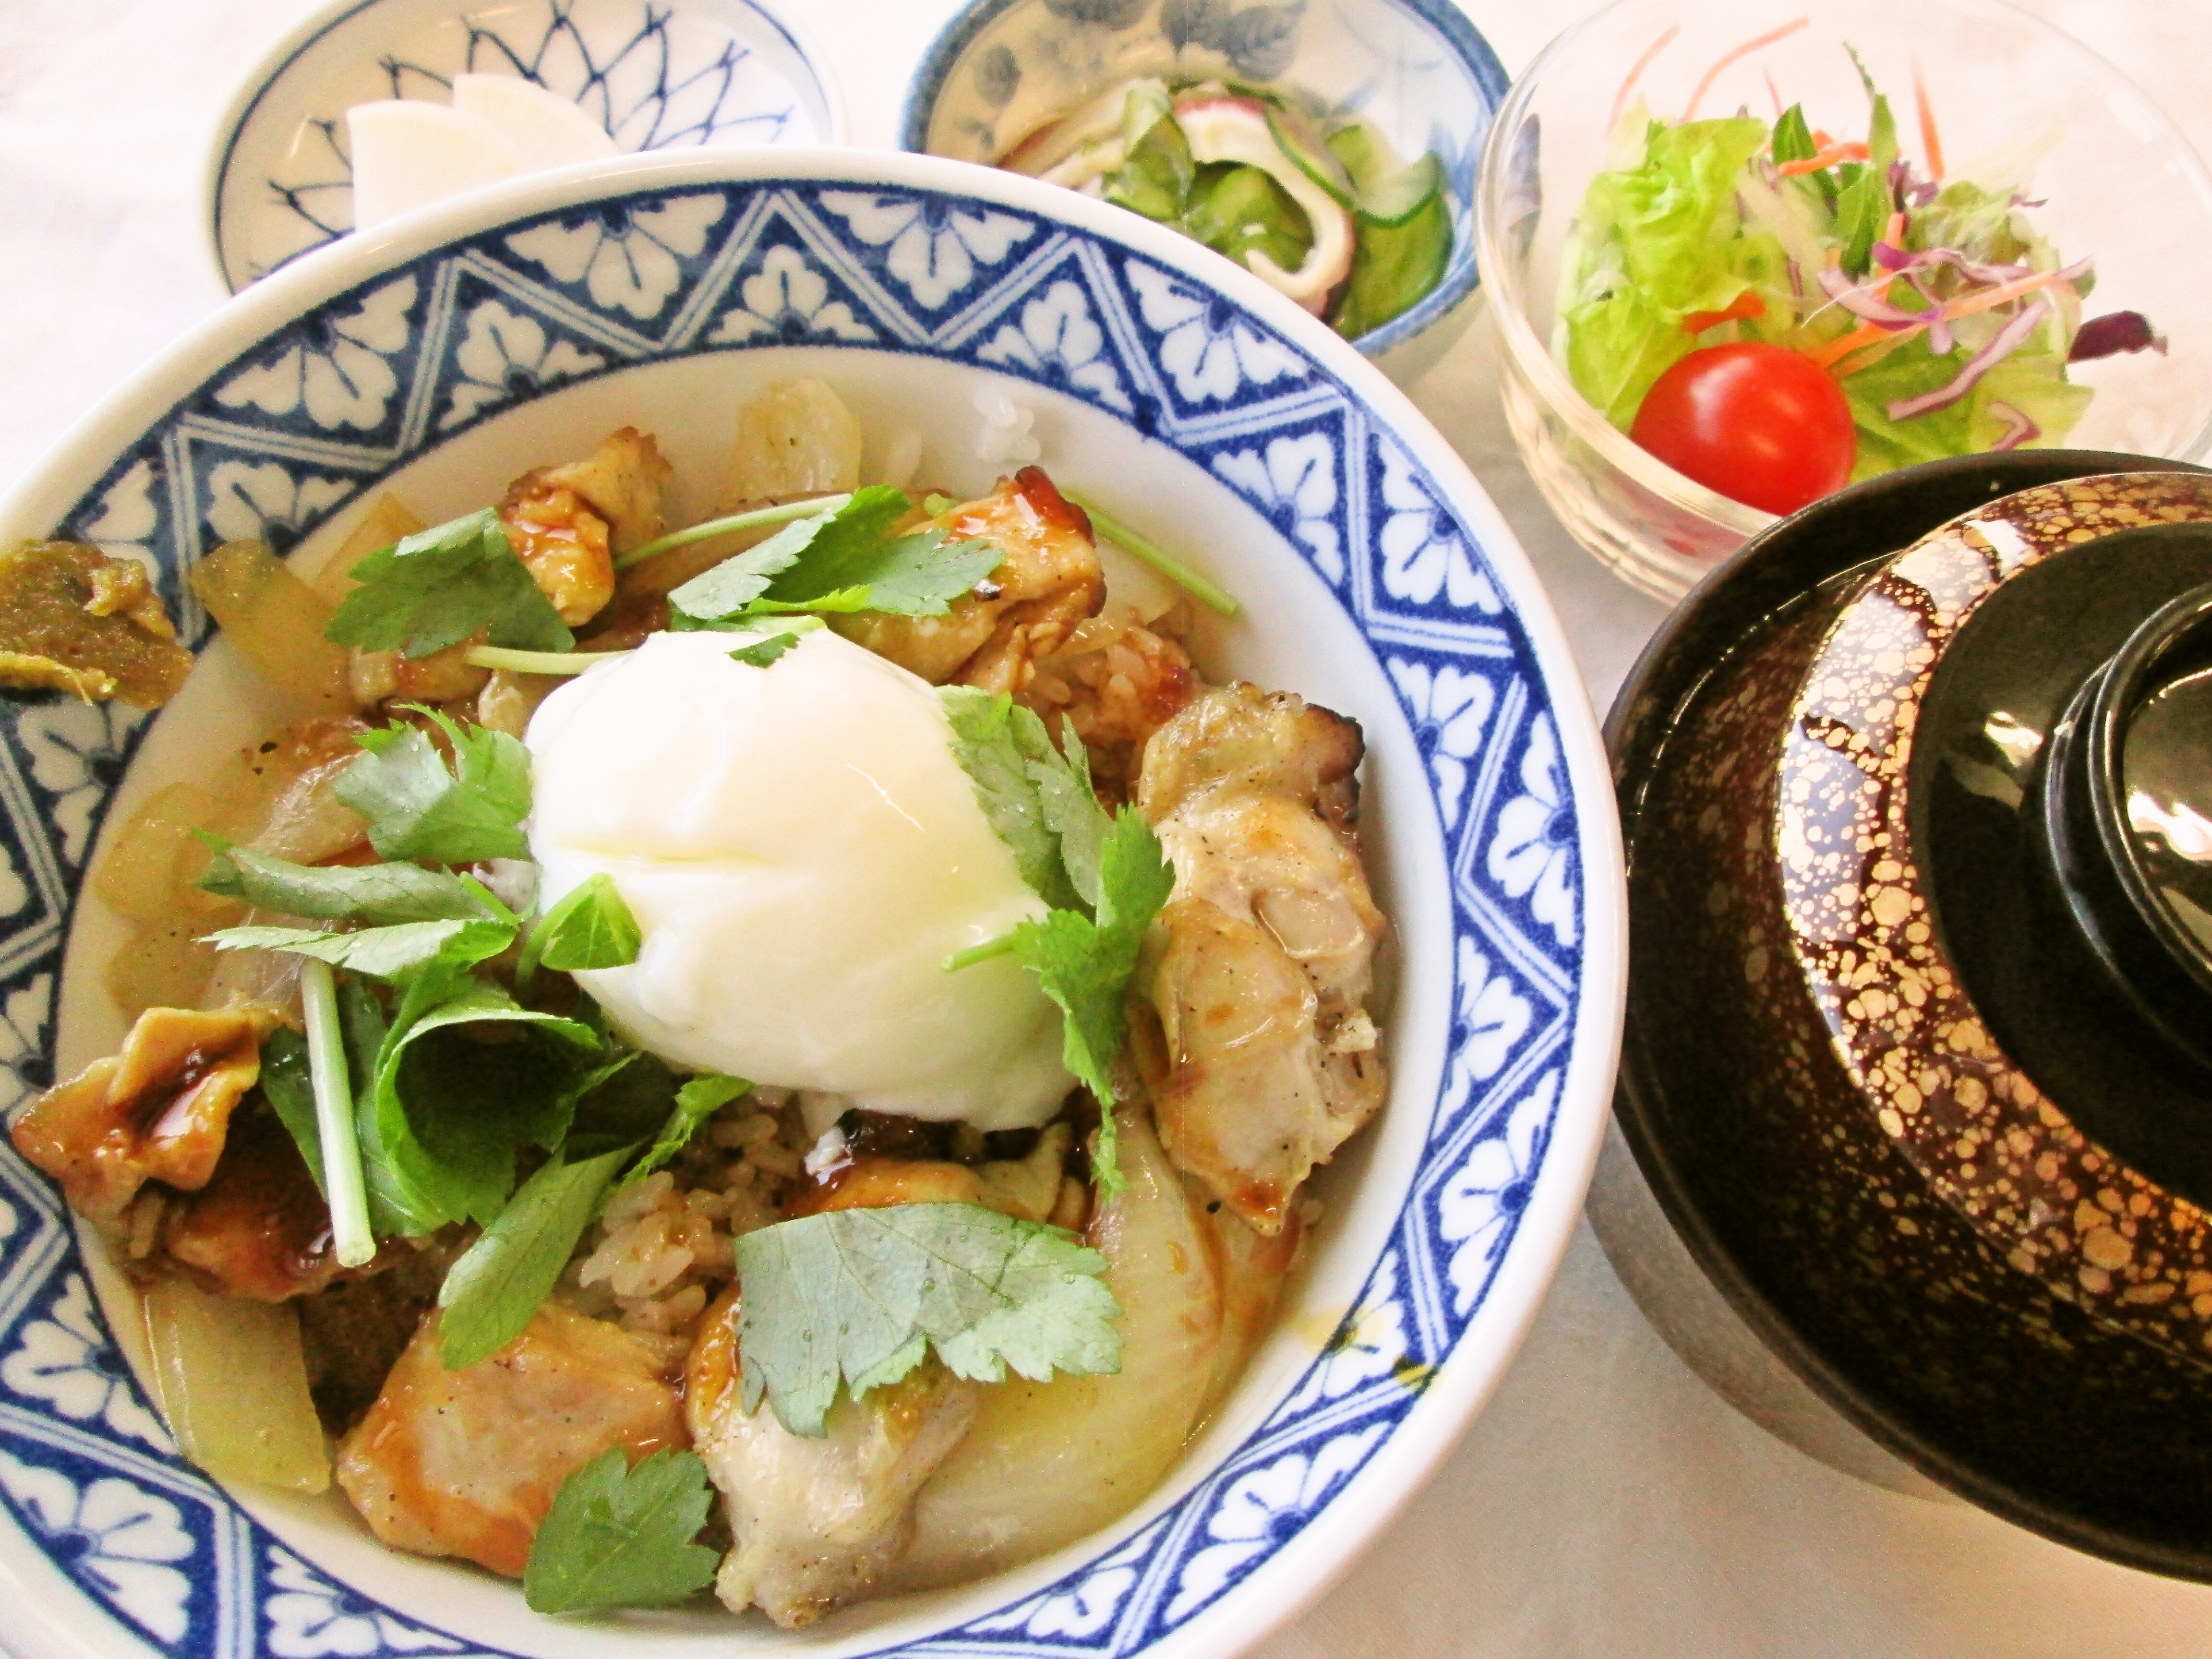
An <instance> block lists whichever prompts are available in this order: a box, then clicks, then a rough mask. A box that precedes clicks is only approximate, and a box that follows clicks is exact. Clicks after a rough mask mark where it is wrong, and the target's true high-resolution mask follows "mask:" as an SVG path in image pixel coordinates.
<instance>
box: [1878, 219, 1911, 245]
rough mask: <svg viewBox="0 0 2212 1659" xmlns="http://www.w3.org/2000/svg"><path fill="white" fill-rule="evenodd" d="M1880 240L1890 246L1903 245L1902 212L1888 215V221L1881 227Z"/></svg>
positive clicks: (1903, 220)
mask: <svg viewBox="0 0 2212 1659" xmlns="http://www.w3.org/2000/svg"><path fill="white" fill-rule="evenodd" d="M1881 240H1883V241H1885V242H1887V243H1888V244H1889V245H1890V246H1892V247H1903V246H1905V215H1904V214H1903V213H1901V212H1899V213H1893V214H1891V215H1890V216H1889V222H1888V223H1887V225H1885V226H1883V227H1882V232H1881Z"/></svg>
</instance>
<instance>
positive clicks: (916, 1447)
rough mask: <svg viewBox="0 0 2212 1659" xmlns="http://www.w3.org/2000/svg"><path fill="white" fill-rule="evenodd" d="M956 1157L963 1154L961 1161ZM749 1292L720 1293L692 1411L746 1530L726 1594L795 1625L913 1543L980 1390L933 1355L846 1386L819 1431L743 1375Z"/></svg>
mask: <svg viewBox="0 0 2212 1659" xmlns="http://www.w3.org/2000/svg"><path fill="white" fill-rule="evenodd" d="M954 1167H957V1166H954ZM737 1329H738V1291H736V1290H735V1289H732V1290H730V1291H725V1292H724V1293H723V1297H722V1299H721V1301H720V1303H719V1304H716V1306H715V1307H714V1309H713V1310H711V1311H710V1312H709V1313H708V1318H707V1328H706V1330H705V1333H704V1334H702V1336H701V1337H700V1339H699V1341H698V1343H697V1344H696V1346H694V1347H693V1349H692V1351H691V1361H690V1366H689V1368H688V1369H687V1371H686V1374H685V1383H684V1411H685V1414H686V1416H687V1418H688V1419H689V1421H690V1428H691V1434H692V1437H693V1439H694V1441H695V1442H696V1444H697V1446H698V1449H699V1454H700V1455H701V1456H702V1457H703V1458H705V1459H706V1461H707V1469H708V1473H709V1474H712V1475H713V1476H714V1484H715V1485H716V1486H719V1487H720V1488H721V1490H722V1492H723V1493H724V1494H725V1499H726V1504H727V1505H728V1509H729V1516H730V1530H731V1532H732V1534H734V1535H735V1537H736V1540H737V1542H736V1545H735V1547H732V1549H731V1551H730V1553H729V1554H728V1555H727V1556H726V1557H725V1558H724V1559H723V1561H722V1567H721V1571H720V1573H719V1574H717V1575H716V1577H715V1580H714V1591H715V1594H716V1595H720V1597H721V1598H722V1603H723V1605H724V1606H726V1607H728V1608H729V1609H730V1610H731V1611H732V1613H742V1612H744V1610H745V1609H746V1608H747V1607H759V1608H760V1609H761V1611H763V1613H767V1614H768V1616H769V1618H771V1619H773V1620H775V1622H776V1623H777V1624H779V1625H781V1626H783V1627H784V1628H785V1629H786V1630H796V1629H798V1628H799V1626H803V1625H811V1624H812V1623H813V1622H814V1621H815V1620H817V1619H819V1618H821V1617H822V1616H823V1614H824V1613H828V1612H829V1611H830V1610H831V1609H833V1608H835V1607H839V1606H842V1604H844V1603H845V1602H847V1601H853V1600H855V1599H856V1598H858V1597H860V1596H862V1595H866V1594H867V1593H868V1591H869V1590H870V1589H872V1588H873V1587H874V1585H875V1583H876V1582H877V1580H878V1577H881V1576H882V1574H883V1572H884V1570H885V1569H886V1568H887V1567H889V1566H890V1564H891V1563H892V1562H893V1561H894V1560H896V1559H897V1557H898V1554H899V1553H900V1552H901V1551H902V1549H903V1548H904V1547H905V1546H906V1541H907V1535H908V1531H909V1529H910V1522H909V1520H908V1511H909V1510H910V1508H911V1506H912V1504H913V1501H914V1495H915V1492H916V1490H917V1489H919V1488H920V1486H921V1483H922V1482H923V1481H925V1480H927V1479H928V1478H929V1476H930V1474H931V1473H932V1472H933V1470H935V1468H937V1466H938V1464H939V1462H942V1461H943V1460H944V1458H945V1454H946V1453H948V1452H950V1451H951V1449H953V1447H954V1446H956V1445H957V1444H958V1443H959V1442H960V1438H961V1437H962V1436H963V1435H964V1434H966V1433H967V1432H968V1425H969V1423H970V1422H971V1421H973V1420H974V1419H975V1407H976V1401H977V1400H978V1398H979V1397H980V1395H981V1392H982V1391H981V1389H979V1388H978V1387H977V1386H976V1385H975V1383H967V1382H963V1381H962V1380H961V1379H960V1378H958V1377H957V1376H953V1374H952V1373H951V1371H949V1370H945V1367H944V1366H943V1365H942V1364H939V1362H938V1361H937V1360H936V1359H934V1358H932V1359H929V1360H927V1361H925V1362H924V1363H923V1364H921V1365H919V1366H917V1367H916V1368H915V1370H912V1371H911V1372H909V1373H908V1375H907V1376H905V1377H904V1378H903V1379H902V1380H901V1381H900V1382H897V1383H892V1384H891V1385H890V1386H889V1387H888V1388H882V1389H871V1390H870V1391H869V1392H868V1393H867V1395H866V1396H864V1397H863V1398H861V1399H860V1400H854V1399H853V1398H852V1396H851V1395H848V1394H841V1395H839V1396H838V1399H837V1402H836V1404H835V1405H834V1406H832V1407H830V1408H829V1419H828V1422H827V1425H826V1426H827V1428H828V1433H827V1434H826V1435H824V1436H823V1438H821V1439H819V1440H810V1439H806V1438H804V1437H800V1436H799V1435H795V1434H793V1433H791V1432H790V1431H788V1430H787V1429H786V1428H785V1427H784V1426H783V1425H782V1424H781V1423H779V1422H778V1421H776V1418H775V1413H774V1412H773V1411H771V1410H770V1409H769V1407H768V1406H767V1405H766V1404H765V1403H763V1404H762V1405H761V1406H760V1407H758V1408H757V1410H755V1411H752V1412H750V1413H748V1412H747V1411H746V1410H745V1409H744V1390H743V1389H741V1388H739V1386H738V1334H737Z"/></svg>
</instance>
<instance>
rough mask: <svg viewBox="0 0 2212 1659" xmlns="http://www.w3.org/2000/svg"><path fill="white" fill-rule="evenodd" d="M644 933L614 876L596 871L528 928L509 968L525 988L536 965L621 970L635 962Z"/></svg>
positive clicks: (568, 969) (565, 970)
mask: <svg viewBox="0 0 2212 1659" xmlns="http://www.w3.org/2000/svg"><path fill="white" fill-rule="evenodd" d="M644 942H645V935H644V933H643V932H642V931H641V930H640V928H639V927H638V925H637V918H636V917H635V915H631V914H630V908H629V905H627V904H625V903H623V896H622V894H621V893H620V892H618V891H617V890H616V887H615V884H614V878H613V877H611V876H610V875H608V874H607V873H606V872H604V871H601V872H599V873H598V874H595V875H592V876H587V877H586V878H584V879H583V880H582V881H580V882H579V883H577V884H576V885H574V887H571V888H570V889H569V890H568V891H567V892H566V893H563V894H562V896H561V897H560V898H559V899H558V900H557V901H556V902H555V903H554V905H553V908H551V909H550V910H548V911H546V912H545V914H544V915H542V916H540V917H538V920H537V921H534V922H532V923H531V925H530V935H529V937H528V938H527V939H524V940H523V943H522V957H521V959H520V961H519V962H518V963H516V964H515V979H516V981H517V982H518V983H520V984H521V985H523V986H527V985H528V984H529V982H530V979H531V976H532V975H534V974H535V973H536V972H537V971H538V968H539V966H540V965H541V964H542V965H544V966H545V967H547V968H553V969H559V970H560V971H561V972H562V973H568V974H573V973H577V972H580V971H588V970H589V969H594V968H626V967H628V966H629V964H630V963H633V962H635V961H636V960H637V953H638V951H639V949H640V948H641V946H642V945H643V944H644Z"/></svg>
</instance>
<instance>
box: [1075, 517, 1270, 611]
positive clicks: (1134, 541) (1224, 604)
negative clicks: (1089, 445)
mask: <svg viewBox="0 0 2212 1659" xmlns="http://www.w3.org/2000/svg"><path fill="white" fill-rule="evenodd" d="M1060 494H1061V495H1065V496H1066V497H1067V499H1068V500H1070V501H1073V502H1074V503H1075V504H1076V505H1077V506H1078V507H1081V508H1082V509H1083V510H1084V511H1085V513H1089V514H1090V515H1091V528H1092V529H1094V530H1096V531H1097V532H1098V533H1099V534H1100V535H1102V536H1103V537H1105V538H1106V539H1107V540H1108V541H1109V542H1112V543H1114V544H1115V545H1116V546H1118V547H1121V548H1123V549H1125V550H1127V552H1128V553H1129V554H1130V556H1132V557H1133V558H1138V559H1141V560H1143V561H1144V562H1146V564H1148V565H1150V566H1152V568H1153V569H1155V570H1157V571H1158V572H1159V573H1160V574H1162V575H1163V576H1165V577H1166V578H1167V579H1168V580H1170V581H1171V582H1173V583H1174V584H1175V585H1176V586H1177V587H1180V588H1181V589H1182V591H1183V592H1186V593H1188V594H1189V595H1190V596H1191V597H1192V598H1193V599H1196V600H1197V601H1198V602H1199V603H1200V605H1205V606H1206V609H1208V610H1209V611H1219V612H1220V613H1221V614H1222V615H1223V616H1225V617H1234V616H1236V615H1237V614H1238V613H1239V612H1240V611H1243V606H1242V605H1238V604H1237V599H1236V596H1235V595H1233V594H1231V593H1230V592H1228V591H1227V590H1225V589H1224V588H1220V587H1217V586H1214V584H1213V583H1212V582H1210V581H1208V580H1206V578H1205V577H1203V576H1201V575H1200V574H1198V572H1196V571H1195V570H1193V569H1192V568H1190V567H1189V566H1188V565H1187V564H1185V563H1184V562H1182V560H1181V559H1178V558H1177V557H1176V556H1175V555H1174V554H1172V553H1170V552H1169V551H1168V550H1166V549H1165V548H1163V547H1161V546H1160V545H1159V544H1157V543H1155V542H1150V541H1147V540H1146V539H1145V538H1143V537H1142V536H1139V534H1138V533H1137V532H1135V531H1133V530H1132V529H1130V528H1129V526H1127V525H1125V524H1123V523H1122V522H1121V520H1119V519H1117V518H1115V516H1114V515H1113V514H1112V513H1109V512H1108V511H1107V510H1106V509H1105V508H1104V507H1101V506H1099V505H1098V503H1097V500H1096V499H1094V498H1093V497H1092V496H1091V495H1088V494H1086V493H1085V492H1084V491H1081V490H1076V489H1068V488H1066V486H1065V485H1063V486H1061V489H1060Z"/></svg>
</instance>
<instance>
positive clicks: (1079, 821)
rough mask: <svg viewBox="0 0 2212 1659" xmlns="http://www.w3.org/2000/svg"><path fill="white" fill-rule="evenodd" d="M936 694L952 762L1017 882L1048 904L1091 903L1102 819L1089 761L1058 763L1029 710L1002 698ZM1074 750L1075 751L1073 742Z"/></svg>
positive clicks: (964, 692)
mask: <svg viewBox="0 0 2212 1659" xmlns="http://www.w3.org/2000/svg"><path fill="white" fill-rule="evenodd" d="M937 695H938V699H939V702H941V703H942V704H943V705H944V708H945V720H946V721H947V722H948V723H949V724H950V725H951V727H952V756H953V758H954V759H955V760H957V761H958V762H959V763H960V766H961V769H962V770H963V771H965V772H966V773H967V774H968V778H969V782H970V783H972V784H973V785H974V786H975V799H976V801H977V802H978V803H979V804H980V805H981V807H982V809H983V816H984V817H987V818H988V819H989V820H990V821H991V828H992V829H994V830H996V831H997V832H998V836H999V839H1000V840H1001V841H1003V842H1006V846H1007V847H1008V848H1010V849H1011V850H1012V853H1013V855H1014V866H1015V867H1016V868H1017V869H1018V870H1019V871H1020V872H1021V873H1022V879H1023V881H1024V882H1025V883H1026V884H1028V885H1029V886H1030V889H1031V890H1034V891H1035V892H1036V894H1037V896H1039V897H1041V898H1042V899H1043V900H1044V902H1046V903H1047V904H1050V905H1054V906H1062V907H1068V908H1073V907H1074V906H1076V905H1078V904H1088V903H1091V902H1094V900H1095V889H1096V875H1095V872H1096V867H1097V851H1096V849H1097V845H1098V842H1099V841H1100V839H1101V838H1102V837H1103V834H1104V824H1105V814H1104V813H1103V812H1102V811H1100V810H1099V806H1098V802H1097V797H1096V796H1095V795H1093V794H1092V793H1091V769H1090V763H1089V757H1087V756H1085V757H1083V758H1081V759H1079V760H1078V759H1073V758H1070V757H1063V756H1062V755H1061V754H1060V750H1058V749H1057V748H1056V747H1055V746H1054V744H1053V741H1052V736H1051V734H1050V733H1049V732H1047V731H1046V729H1045V724H1044V721H1043V720H1042V719H1040V718H1039V717H1038V716H1037V714H1036V712H1035V711H1034V710H1031V709H1028V708H1022V707H1020V706H1019V705H1018V704H1017V703H1016V702H1014V701H1013V699H1012V698H1011V697H1009V696H1006V695H1005V694H1003V693H1000V694H999V695H997V696H994V695H993V694H991V693H990V692H987V691H981V690H976V689H975V687H973V686H966V685H947V686H940V687H939V689H938V693H937ZM1073 748H1074V750H1075V751H1077V752H1078V753H1080V751H1081V750H1082V743H1081V740H1080V739H1074V740H1073ZM1071 851H1072V854H1073V856H1072V857H1071V856H1070V854H1071ZM1078 868H1081V869H1083V870H1084V872H1085V874H1086V876H1087V877H1089V878H1090V879H1091V884H1092V887H1093V893H1092V895H1091V896H1085V894H1084V892H1083V890H1082V889H1081V887H1080V886H1079V884H1077V882H1076V879H1075V875H1076V870H1077V869H1078Z"/></svg>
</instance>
